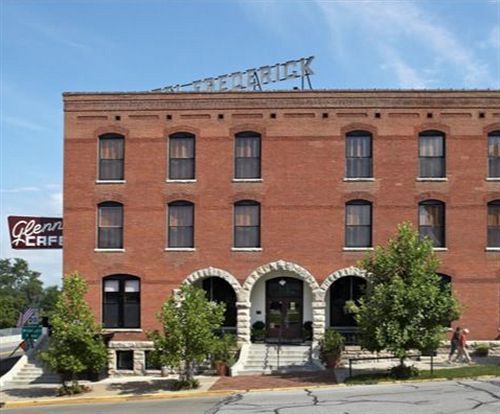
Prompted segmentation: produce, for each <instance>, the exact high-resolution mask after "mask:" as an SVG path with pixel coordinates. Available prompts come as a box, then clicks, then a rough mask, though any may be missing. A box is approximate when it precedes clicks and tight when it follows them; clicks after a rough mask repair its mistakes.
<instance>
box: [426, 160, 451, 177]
mask: <svg viewBox="0 0 500 414" xmlns="http://www.w3.org/2000/svg"><path fill="white" fill-rule="evenodd" d="M444 176H445V172H444V158H430V157H429V158H420V177H428V178H440V177H444Z"/></svg>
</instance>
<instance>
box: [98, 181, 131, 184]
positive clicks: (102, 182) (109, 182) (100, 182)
mask: <svg viewBox="0 0 500 414" xmlns="http://www.w3.org/2000/svg"><path fill="white" fill-rule="evenodd" d="M95 183H96V184H126V183H127V180H95Z"/></svg>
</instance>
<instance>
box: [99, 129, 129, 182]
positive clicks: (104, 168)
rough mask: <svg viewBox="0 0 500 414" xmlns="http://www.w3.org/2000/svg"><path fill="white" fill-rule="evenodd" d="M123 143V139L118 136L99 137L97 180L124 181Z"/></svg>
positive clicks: (106, 135)
mask: <svg viewBox="0 0 500 414" xmlns="http://www.w3.org/2000/svg"><path fill="white" fill-rule="evenodd" d="M124 142H125V139H124V137H123V136H122V135H118V134H105V135H101V136H100V137H99V180H102V181H114V180H123V179H124V168H123V159H124V152H125V151H124V145H125V144H124Z"/></svg>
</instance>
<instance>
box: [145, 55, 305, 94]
mask: <svg viewBox="0 0 500 414" xmlns="http://www.w3.org/2000/svg"><path fill="white" fill-rule="evenodd" d="M313 59H314V56H309V57H307V58H300V59H297V60H289V61H288V62H284V63H276V64H274V65H266V66H261V67H260V68H257V69H255V68H252V69H247V70H245V71H242V72H234V73H230V74H226V75H221V76H217V77H214V78H206V79H200V80H196V81H193V82H191V83H186V84H184V85H180V84H177V85H171V86H165V87H164V88H158V89H153V92H188V91H191V92H225V91H242V90H262V85H267V84H269V83H276V82H282V81H286V80H289V79H295V78H301V80H302V84H301V86H302V89H304V81H306V80H307V83H308V86H309V89H312V87H311V81H310V79H309V76H310V75H314V72H313V70H312V69H311V62H312V61H313Z"/></svg>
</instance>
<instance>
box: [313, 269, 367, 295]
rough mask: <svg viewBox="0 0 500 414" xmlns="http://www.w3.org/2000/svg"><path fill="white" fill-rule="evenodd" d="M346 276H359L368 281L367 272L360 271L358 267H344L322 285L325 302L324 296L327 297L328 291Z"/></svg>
mask: <svg viewBox="0 0 500 414" xmlns="http://www.w3.org/2000/svg"><path fill="white" fill-rule="evenodd" d="M346 276H358V277H362V278H363V279H366V278H367V277H366V270H363V269H360V268H358V267H354V266H350V267H344V268H343V269H339V270H337V271H335V272H333V273H330V274H329V275H328V277H327V278H326V279H325V280H324V282H323V283H322V284H321V292H322V294H323V300H325V298H324V296H325V295H326V292H328V289H329V288H330V286H331V285H332V284H333V283H334V282H335V281H336V280H338V279H340V278H341V277H346Z"/></svg>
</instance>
